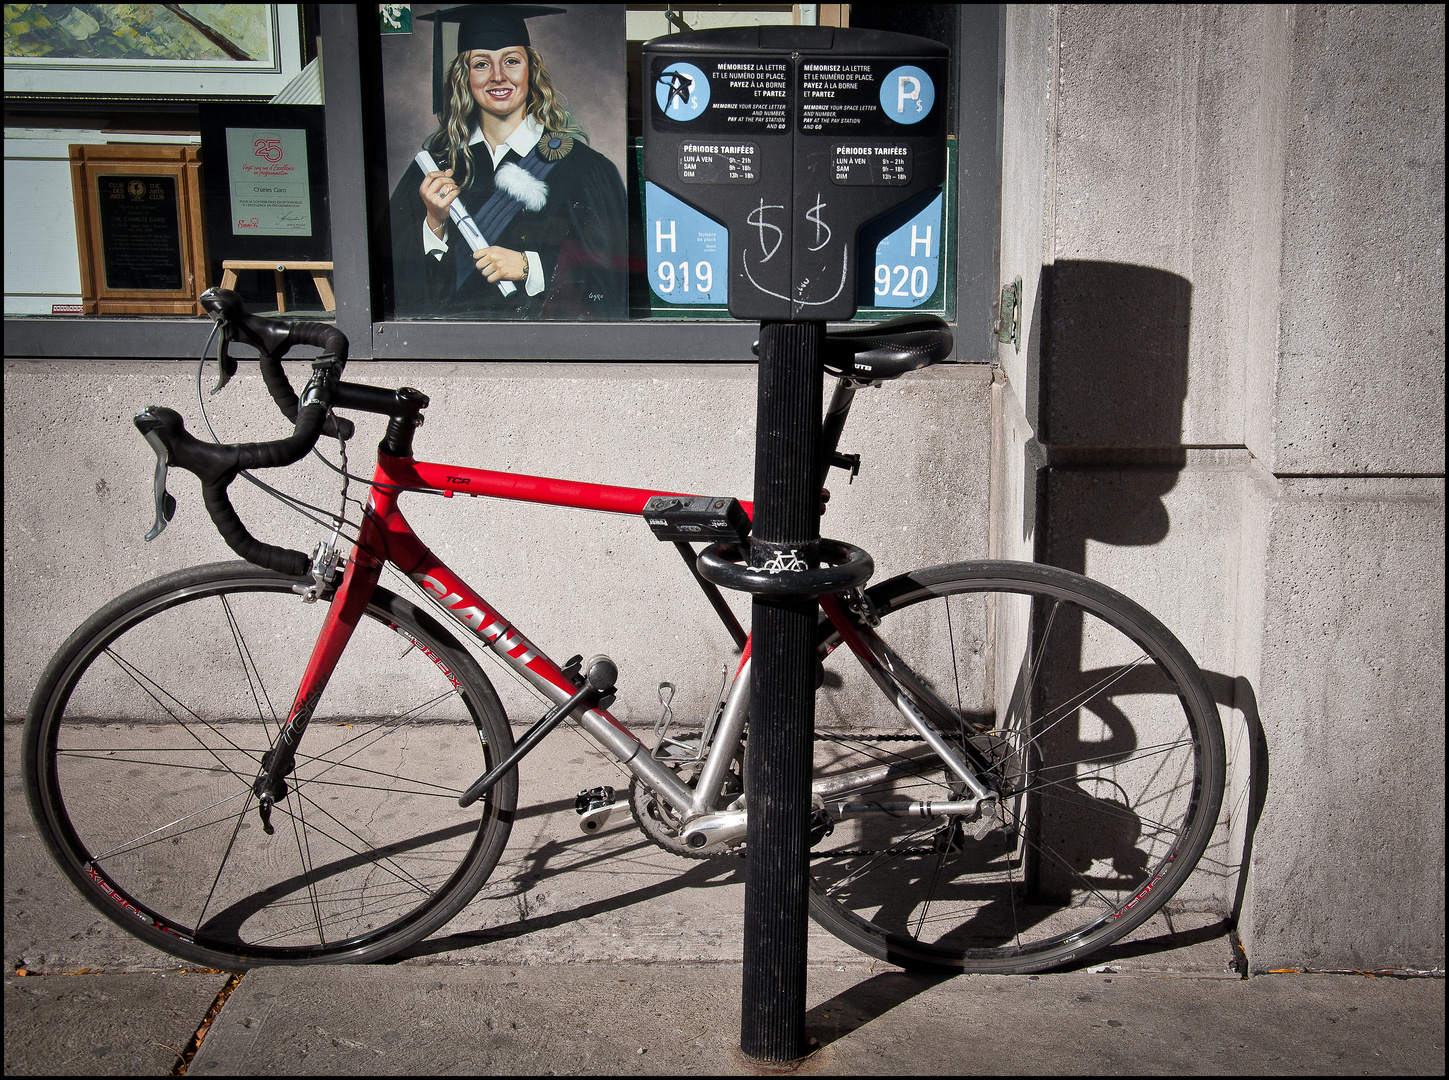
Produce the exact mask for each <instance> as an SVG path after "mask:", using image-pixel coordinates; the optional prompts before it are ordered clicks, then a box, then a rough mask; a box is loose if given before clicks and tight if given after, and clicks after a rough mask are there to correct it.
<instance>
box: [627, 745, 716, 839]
mask: <svg viewBox="0 0 1449 1080" xmlns="http://www.w3.org/2000/svg"><path fill="white" fill-rule="evenodd" d="M694 737H696V738H697V737H698V734H697V733H696V734H695V736H694ZM679 738H680V739H681V740H687V739H688V738H689V736H688V735H681V736H679ZM662 764H664V765H669V766H670V767H671V768H673V769H674V771H675V773H676V774H677V775H678V776H679V778H680V780H681V781H682V782H683V783H684V784H685V786H686V787H690V788H693V787H694V785H695V783H696V782H697V781H698V779H699V773H700V770H701V768H702V766H703V762H699V761H682V762H680V763H679V764H677V765H675V764H672V763H671V762H670V761H669V760H668V759H667V758H665V759H662ZM742 791H744V763H743V748H741V752H740V753H737V754H736V755H735V759H734V761H732V762H731V763H730V769H729V772H728V773H727V774H726V775H725V782H724V788H723V790H722V791H721V792H720V797H721V798H722V799H723V801H724V802H725V803H726V804H728V803H729V802H730V801H731V800H732V799H733V798H734V797H735V796H737V795H739V794H740V793H741V792H742ZM629 812H630V813H631V814H633V815H634V821H635V822H636V823H637V824H638V826H639V828H640V829H641V830H642V831H643V833H644V835H645V836H647V837H649V839H650V840H652V841H654V843H655V844H657V845H659V846H660V847H662V848H663V849H664V850H665V851H667V852H669V853H670V854H671V855H678V856H679V857H680V858H682V859H718V858H721V857H723V856H738V855H739V854H740V852H738V851H713V852H708V853H705V854H701V853H700V852H698V851H695V850H694V849H693V848H691V847H687V846H685V843H684V839H683V837H682V836H681V835H680V834H681V831H682V829H683V823H682V822H681V821H680V819H679V816H678V815H677V814H676V813H675V812H674V808H673V807H672V806H670V805H669V804H668V803H667V802H665V801H664V800H663V799H661V798H659V796H657V795H656V794H654V792H653V791H652V790H650V789H649V788H648V787H646V786H645V785H644V784H641V783H640V782H639V778H638V777H637V776H636V777H634V778H632V779H631V780H630V781H629Z"/></svg>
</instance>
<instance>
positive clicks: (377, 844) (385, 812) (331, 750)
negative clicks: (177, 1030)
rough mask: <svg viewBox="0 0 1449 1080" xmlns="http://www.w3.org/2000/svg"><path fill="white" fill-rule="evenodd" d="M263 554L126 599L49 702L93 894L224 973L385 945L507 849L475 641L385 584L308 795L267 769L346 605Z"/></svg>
mask: <svg viewBox="0 0 1449 1080" xmlns="http://www.w3.org/2000/svg"><path fill="white" fill-rule="evenodd" d="M293 584H294V581H293V580H292V579H289V578H285V577H282V576H281V575H278V574H274V573H270V572H268V571H265V570H261V569H258V568H257V567H254V566H251V565H250V564H248V563H219V564H214V565H210V566H200V567H195V568H192V569H188V570H183V571H180V572H178V573H174V574H170V575H167V576H165V577H162V578H158V579H156V580H155V581H151V582H148V583H146V584H144V585H141V586H139V587H137V588H135V589H133V590H131V591H130V592H128V593H126V594H125V595H124V596H121V597H119V598H117V599H116V600H114V601H113V602H111V603H110V604H108V605H106V607H104V608H102V609H101V610H100V611H99V612H97V613H96V614H95V615H94V616H92V617H91V618H90V619H89V620H88V621H87V622H86V623H85V624H84V625H82V626H81V627H80V629H78V630H77V631H76V632H75V633H74V634H72V635H71V637H70V640H69V641H67V642H66V644H65V645H64V646H63V647H62V648H61V650H60V651H59V652H58V653H57V654H56V656H55V658H54V659H53V660H52V661H51V662H50V665H49V666H48V667H47V668H46V671H45V673H44V675H43V676H42V678H41V681H40V685H39V686H38V687H37V689H36V691H35V694H34V696H33V697H32V699H31V703H30V709H29V713H28V715H27V718H26V726H25V739H24V774H25V790H26V797H27V800H28V802H29V804H30V809H31V813H32V815H33V816H34V818H35V823H36V826H37V828H38V829H39V831H40V835H41V836H42V838H43V839H44V840H45V843H46V845H47V846H48V847H49V849H50V852H51V854H52V855H53V856H54V857H55V859H56V861H57V863H59V865H60V866H61V868H62V869H63V870H64V871H65V873H66V874H67V875H68V876H69V877H70V879H71V881H73V882H74V883H75V885H76V886H77V887H78V888H79V889H80V890H81V892H82V894H84V895H85V897H86V899H87V900H89V901H90V902H91V903H92V904H94V905H95V906H96V907H97V908H99V909H100V910H101V911H102V912H103V913H104V914H106V915H107V916H108V917H109V918H111V919H112V920H114V921H115V922H116V923H117V924H119V925H120V926H121V927H123V928H124V929H126V930H127V931H129V932H131V933H133V934H135V935H136V936H138V937H140V938H142V939H143V940H145V941H146V942H148V943H149V944H151V945H153V946H155V947H157V948H159V949H163V950H165V951H167V952H170V953H173V954H175V955H177V956H179V957H182V958H184V959H186V960H190V961H192V962H195V963H198V964H204V965H206V966H209V967H217V968H223V969H228V970H233V971H238V970H244V969H246V968H248V967H251V966H254V965H258V964H283V963H284V964H305V963H323V962H362V961H370V960H376V959H379V958H381V957H384V956H387V955H388V954H389V953H392V952H395V951H396V950H398V949H401V948H403V947H404V946H406V945H408V944H411V943H412V942H414V941H417V940H418V939H420V938H422V937H424V936H426V935H427V934H429V933H431V932H433V931H434V930H436V929H437V928H438V927H440V926H441V925H442V924H443V923H445V922H446V921H447V920H448V919H449V918H450V917H451V916H452V915H454V914H455V913H456V912H457V911H458V910H459V909H461V908H462V907H463V906H464V905H465V904H466V903H467V902H468V900H469V899H471V897H472V896H473V894H474V893H475V892H476V891H477V890H478V888H479V887H480V886H481V885H482V884H483V882H484V881H485V880H486V879H487V876H488V874H489V873H490V872H491V871H492V869H493V866H494V865H495V864H496V863H497V861H498V858H499V856H500V854H501V853H502V850H503V846H504V843H505V842H506V841H507V838H508V832H509V829H510V827H511V822H512V817H513V808H514V802H515V799H516V796H517V773H516V772H514V773H510V774H509V775H508V776H507V777H505V778H504V780H503V781H501V782H500V783H499V784H498V785H497V786H496V787H495V788H494V789H493V790H492V792H490V794H489V795H488V796H487V797H486V798H485V799H484V800H483V801H482V802H480V803H479V804H475V805H474V806H471V807H469V808H468V809H466V810H465V809H462V808H460V807H459V806H458V804H457V798H458V796H459V795H460V794H461V793H462V791H463V790H464V789H465V788H466V787H467V786H468V785H469V784H470V783H471V782H472V781H473V780H475V779H477V777H478V776H479V775H481V774H482V773H483V772H484V771H486V770H487V769H488V768H489V766H491V765H492V764H493V762H495V761H497V760H500V758H501V756H502V755H504V754H506V753H507V752H508V751H509V750H510V749H511V748H512V745H513V740H512V737H511V735H510V733H509V729H508V724H507V720H506V717H505V715H504V712H503V709H502V706H501V705H500V704H499V702H498V698H497V695H496V694H495V693H494V691H493V688H492V686H491V685H489V683H488V680H487V678H486V676H484V674H483V673H482V672H481V671H480V670H478V667H477V665H476V664H475V663H474V662H473V661H472V660H471V659H470V658H469V657H468V655H467V654H466V653H465V652H464V651H463V649H462V647H461V646H460V645H459V644H458V643H457V642H456V641H455V640H454V639H453V638H452V637H451V636H450V635H449V634H447V633H446V632H445V631H444V630H443V629H442V628H441V627H440V626H438V624H437V623H436V622H435V621H434V620H433V619H431V618H430V617H429V616H428V615H426V614H425V613H423V612H421V611H419V610H418V609H417V608H415V607H414V606H413V605H412V604H410V603H408V602H407V601H406V600H403V599H401V598H400V597H398V596H395V595H393V594H392V593H390V592H388V591H387V590H385V589H381V588H379V589H377V591H376V593H375V595H374V597H373V600H372V603H371V604H370V606H369V607H368V609H367V611H366V616H367V617H365V618H363V619H361V620H360V621H359V624H358V627H357V630H356V633H355V634H354V636H353V638H352V640H351V642H350V643H349V644H348V646H347V649H346V651H345V652H344V653H343V656H342V659H341V661H340V663H339V664H338V667H337V670H336V672H335V674H334V675H333V677H332V680H331V682H330V683H329V684H328V686H327V690H326V692H325V693H324V694H323V696H322V701H321V703H320V705H319V707H318V709H317V712H316V713H315V714H314V717H313V719H312V722H311V724H310V726H309V727H308V728H307V730H306V733H305V735H304V737H303V739H302V743H301V747H300V750H299V753H298V756H297V763H296V767H295V769H294V771H293V773H292V774H291V775H290V776H288V777H287V788H288V793H287V796H286V798H285V799H283V800H279V801H278V802H277V804H276V806H275V807H274V808H273V811H272V825H273V827H274V829H275V833H274V834H273V835H270V836H269V835H267V834H266V833H265V832H264V831H263V829H262V825H261V821H260V820H259V817H258V814H257V800H256V797H255V796H254V795H253V793H252V787H253V783H254V781H255V780H256V778H257V776H258V773H259V770H260V768H261V760H262V756H263V754H265V753H266V752H267V750H268V749H270V748H271V746H272V744H273V742H274V741H275V739H276V736H277V732H278V730H279V727H280V725H281V723H283V722H285V720H286V718H287V714H288V710H289V707H290V705H291V701H292V695H293V694H295V693H296V690H297V687H298V685H299V682H300V677H301V673H302V670H303V668H304V667H305V665H306V663H307V659H308V655H309V653H310V652H311V648H312V644H313V642H314V641H315V640H316V637H317V632H318V629H319V627H320V625H321V622H322V619H323V616H324V615H325V613H326V605H325V602H324V603H315V604H305V603H303V602H302V600H301V598H300V597H298V596H297V595H296V594H295V593H293V592H292V588H291V587H292V585H293Z"/></svg>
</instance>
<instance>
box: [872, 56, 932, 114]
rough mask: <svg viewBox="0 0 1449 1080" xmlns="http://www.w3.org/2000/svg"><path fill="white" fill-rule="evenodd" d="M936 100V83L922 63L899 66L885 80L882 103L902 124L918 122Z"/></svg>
mask: <svg viewBox="0 0 1449 1080" xmlns="http://www.w3.org/2000/svg"><path fill="white" fill-rule="evenodd" d="M935 104H936V84H935V83H933V82H932V81H931V76H929V75H927V74H926V73H925V72H924V71H922V70H921V69H920V68H918V67H914V66H912V65H906V66H904V67H898V68H896V69H895V70H894V71H892V72H891V73H890V74H889V75H887V76H886V77H885V78H884V79H882V80H881V86H880V106H881V108H882V109H884V110H885V114H886V115H887V116H889V117H890V118H891V119H892V120H894V121H895V122H896V123H898V124H918V123H920V122H921V121H922V120H924V119H925V118H926V117H928V116H930V115H931V108H932V106H934V105H935Z"/></svg>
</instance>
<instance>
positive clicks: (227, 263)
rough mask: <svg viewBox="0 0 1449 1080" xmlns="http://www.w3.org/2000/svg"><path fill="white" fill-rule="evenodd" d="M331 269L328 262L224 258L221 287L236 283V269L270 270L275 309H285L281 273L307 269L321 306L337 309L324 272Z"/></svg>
mask: <svg viewBox="0 0 1449 1080" xmlns="http://www.w3.org/2000/svg"><path fill="white" fill-rule="evenodd" d="M331 269H332V264H331V263H330V262H268V261H267V260H266V259H225V260H223V262H222V264H221V270H222V274H221V287H222V288H223V289H230V288H233V287H235V285H236V272H237V271H238V270H271V271H272V272H273V273H274V275H275V277H276V280H277V311H278V312H279V313H280V312H285V311H286V310H287V298H286V292H285V290H284V289H283V288H282V275H283V274H284V273H286V272H287V271H288V270H309V271H311V273H312V281H313V283H314V284H315V285H316V286H317V295H318V296H320V297H321V298H322V307H323V308H324V309H325V310H327V311H336V310H337V299H336V298H335V297H334V296H333V295H332V282H330V281H328V280H327V276H326V273H327V271H330V270H331Z"/></svg>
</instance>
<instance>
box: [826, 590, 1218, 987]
mask: <svg viewBox="0 0 1449 1080" xmlns="http://www.w3.org/2000/svg"><path fill="white" fill-rule="evenodd" d="M867 595H868V597H869V599H870V601H871V603H870V605H868V606H867V610H866V612H865V614H866V616H867V617H869V618H874V617H878V618H879V626H878V628H877V630H876V634H877V635H878V637H879V640H880V642H882V643H883V644H882V645H879V646H876V647H875V651H876V652H877V656H878V659H879V660H880V661H881V662H882V664H883V665H884V666H885V667H886V668H887V669H888V670H890V671H892V673H893V674H894V676H895V677H896V679H897V681H898V682H899V684H900V686H901V687H902V689H903V690H904V691H905V693H906V695H907V696H908V697H909V698H910V700H911V701H912V702H913V703H914V704H915V705H916V707H917V709H918V710H919V712H920V713H922V714H923V715H924V716H925V717H926V719H927V721H928V722H929V726H930V727H931V728H932V729H933V730H934V731H935V732H936V733H938V734H939V735H940V736H941V737H942V738H943V739H944V740H945V741H946V744H947V746H948V747H950V748H952V749H953V750H954V751H955V752H956V753H957V754H958V756H959V757H961V758H963V759H965V760H967V761H973V760H974V761H975V762H976V767H977V772H978V774H979V775H981V776H982V778H983V779H985V780H986V782H987V784H988V786H989V787H990V788H991V789H992V791H993V793H994V795H995V796H996V810H995V812H994V813H993V814H990V815H982V814H979V813H969V812H962V811H960V808H961V807H963V805H967V804H969V802H970V798H971V792H970V791H969V790H968V789H967V787H966V786H965V785H964V784H963V783H962V782H961V780H960V778H959V777H958V776H957V775H956V774H955V773H954V772H953V771H952V770H951V769H949V768H947V767H946V766H945V764H944V762H943V760H942V758H941V757H940V756H938V755H937V754H936V753H935V752H933V751H932V750H931V749H930V747H929V745H928V743H927V742H926V741H924V740H923V739H922V738H921V737H920V734H919V733H918V732H917V731H916V730H915V729H914V728H913V727H912V726H911V725H910V724H908V723H907V722H906V721H905V720H903V719H902V716H901V714H900V713H899V712H898V711H896V710H895V709H894V708H891V707H890V705H889V703H888V702H885V701H884V699H883V697H882V695H881V694H880V692H879V690H878V689H877V688H876V686H875V684H874V683H873V682H871V681H870V680H869V679H868V678H866V677H865V673H864V670H863V668H862V667H861V665H859V664H857V663H855V662H854V660H853V658H852V657H851V654H850V650H849V649H847V648H839V649H838V650H837V646H839V645H840V644H841V642H840V639H839V637H838V635H837V634H836V633H835V631H834V630H833V628H832V627H830V626H829V624H823V626H822V638H823V640H822V650H823V651H825V652H827V653H834V654H835V655H834V656H833V657H827V659H826V679H825V685H824V686H823V688H822V690H821V692H820V696H819V698H818V701H817V708H816V729H817V735H816V740H817V742H816V771H815V789H816V807H817V810H816V814H817V826H816V830H815V836H816V837H817V838H818V839H817V842H816V843H815V846H814V848H813V850H812V866H811V869H812V877H813V884H812V894H811V913H812V915H813V916H814V917H815V919H816V920H817V921H818V922H820V923H821V924H822V925H823V926H825V927H826V929H828V930H830V931H831V932H833V933H834V934H836V935H837V936H839V937H841V938H842V939H844V940H846V941H848V942H850V943H851V944H853V945H855V946H856V947H857V948H859V949H861V950H862V951H864V952H866V953H868V954H870V955H872V956H876V957H879V958H881V959H884V960H888V961H890V962H892V963H898V964H901V965H902V966H905V967H912V968H928V969H929V968H936V969H948V970H957V971H973V972H996V973H1013V972H1031V971H1042V970H1047V969H1050V968H1054V967H1060V966H1062V965H1065V964H1069V963H1071V962H1073V961H1080V959H1081V958H1082V957H1084V956H1086V955H1088V954H1090V953H1092V952H1093V951H1095V950H1097V949H1100V948H1102V947H1103V946H1105V945H1108V944H1110V943H1111V942H1113V941H1116V940H1118V939H1120V938H1121V937H1123V936H1124V935H1126V934H1127V933H1129V932H1130V931H1132V930H1133V929H1134V928H1135V927H1137V926H1140V925H1141V924H1142V922H1143V921H1144V920H1146V919H1147V918H1148V917H1149V916H1150V915H1151V914H1152V913H1153V912H1155V911H1157V910H1158V909H1159V908H1160V907H1161V906H1162V904H1163V903H1164V902H1166V900H1167V899H1168V898H1169V897H1170V896H1172V895H1173V893H1174V892H1176V891H1177V890H1178V888H1179V887H1181V885H1182V884H1183V882H1184V881H1185V880H1186V879H1187V877H1188V875H1189V874H1190V873H1191V872H1192V869H1193V867H1194V866H1195V865H1196V864H1197V861H1198V859H1199V857H1200V856H1201V855H1202V853H1203V851H1204V849H1205V848H1206V846H1207V844H1208V841H1209V839H1210V838H1211V835H1212V831H1213V826H1214V823H1215V821H1216V818H1217V812H1218V809H1219V807H1220V805H1221V802H1222V788H1223V773H1224V764H1223V762H1224V754H1223V738H1222V730H1221V726H1220V724H1219V720H1218V715H1217V707H1216V705H1215V703H1214V701H1213V698H1212V695H1211V693H1210V692H1209V690H1208V688H1207V686H1206V683H1205V681H1204V680H1203V677H1202V674H1201V672H1200V671H1199V670H1198V667H1197V665H1196V664H1195V663H1194V662H1193V660H1192V657H1191V656H1190V655H1189V654H1188V652H1187V651H1186V650H1185V649H1184V648H1183V647H1182V645H1181V644H1180V643H1179V642H1178V641H1177V639H1176V638H1174V637H1173V636H1172V634H1171V633H1169V632H1168V630H1167V629H1166V628H1165V627H1164V626H1163V625H1162V624H1161V623H1160V622H1159V621H1158V620H1157V619H1155V618H1154V617H1153V616H1152V615H1150V614H1149V613H1148V612H1146V611H1145V610H1143V609H1142V608H1141V607H1139V606H1138V605H1137V604H1135V603H1133V602H1132V601H1131V600H1129V599H1127V598H1126V597H1125V596H1123V595H1121V594H1120V593H1117V592H1115V591H1114V590H1112V589H1109V588H1107V587H1106V586H1104V585H1101V584H1100V583H1098V582H1094V581H1091V580H1089V579H1087V578H1084V577H1081V576H1080V575H1077V574H1072V573H1069V572H1067V571H1065V570H1060V569H1057V568H1055V567H1050V566H1042V565H1038V564H1034V563H1010V562H997V561H986V562H972V563H957V564H953V565H949V566H938V567H934V568H931V569H929V570H922V571H917V572H915V573H911V574H906V575H902V576H901V577H898V578H894V579H892V580H890V581H887V582H884V583H882V584H880V585H877V586H876V587H875V588H872V589H871V590H869V592H868V594H867ZM882 706H884V708H882ZM943 804H946V805H947V810H946V811H942V810H941V809H939V808H940V807H941V806H942V805H943ZM952 807H954V808H957V811H958V812H952V810H951V808H952ZM826 830H829V831H828V832H827V831H826Z"/></svg>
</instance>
